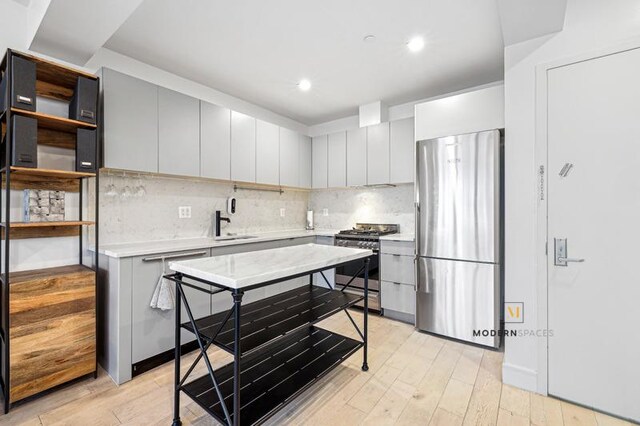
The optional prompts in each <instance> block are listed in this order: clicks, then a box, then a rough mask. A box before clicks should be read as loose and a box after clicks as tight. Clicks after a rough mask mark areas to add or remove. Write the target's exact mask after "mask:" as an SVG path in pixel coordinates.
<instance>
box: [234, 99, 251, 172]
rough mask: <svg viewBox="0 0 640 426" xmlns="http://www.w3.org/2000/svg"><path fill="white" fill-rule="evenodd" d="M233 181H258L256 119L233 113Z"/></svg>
mask: <svg viewBox="0 0 640 426" xmlns="http://www.w3.org/2000/svg"><path fill="white" fill-rule="evenodd" d="M231 179H232V180H238V181H242V182H255V181H256V119H255V118H253V117H250V116H248V115H245V114H241V113H239V112H236V111H232V112H231Z"/></svg>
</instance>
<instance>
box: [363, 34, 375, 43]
mask: <svg viewBox="0 0 640 426" xmlns="http://www.w3.org/2000/svg"><path fill="white" fill-rule="evenodd" d="M362 41H364V42H365V43H373V42H374V41H376V36H374V35H373V34H369V35H366V36H364V38H363V39H362Z"/></svg>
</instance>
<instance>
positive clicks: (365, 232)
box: [334, 223, 398, 312]
mask: <svg viewBox="0 0 640 426" xmlns="http://www.w3.org/2000/svg"><path fill="white" fill-rule="evenodd" d="M397 232H398V225H392V224H374V223H357V224H356V226H355V227H354V228H352V229H347V230H344V231H340V232H339V233H338V234H336V235H335V239H334V245H336V246H341V247H357V248H364V249H370V250H373V253H374V254H375V256H373V257H372V258H371V262H370V263H369V310H370V311H376V312H380V310H381V308H380V236H382V235H389V234H395V233H397ZM360 268H361V265H350V264H347V265H345V266H341V267H338V268H336V286H338V288H340V287H341V286H345V285H347V283H348V282H349V281H350V280H351V278H352V277H353V276H354V275H356V274H357V273H358V270H359V269H360ZM345 291H349V292H352V293H358V294H363V293H364V271H361V272H360V273H359V274H358V276H357V278H356V279H354V280H353V281H352V282H351V284H349V287H348V288H347V289H346V290H345ZM358 306H360V307H363V306H364V303H359V304H358Z"/></svg>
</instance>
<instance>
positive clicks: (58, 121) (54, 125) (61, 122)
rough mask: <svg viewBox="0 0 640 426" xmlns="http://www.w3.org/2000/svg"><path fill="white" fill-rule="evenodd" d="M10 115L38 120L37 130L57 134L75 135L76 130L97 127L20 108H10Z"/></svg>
mask: <svg viewBox="0 0 640 426" xmlns="http://www.w3.org/2000/svg"><path fill="white" fill-rule="evenodd" d="M11 113H12V114H18V115H23V116H25V117H32V118H35V119H37V120H38V127H39V128H42V129H48V130H55V131H57V132H65V133H73V134H75V133H76V130H77V129H95V128H96V127H97V126H96V125H95V124H91V123H85V122H84V121H78V120H71V119H69V118H64V117H58V116H57V115H51V114H45V113H43V112H33V111H26V110H23V109H20V108H11Z"/></svg>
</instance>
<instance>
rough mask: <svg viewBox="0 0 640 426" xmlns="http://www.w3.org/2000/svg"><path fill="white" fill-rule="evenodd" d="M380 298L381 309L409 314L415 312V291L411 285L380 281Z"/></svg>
mask: <svg viewBox="0 0 640 426" xmlns="http://www.w3.org/2000/svg"><path fill="white" fill-rule="evenodd" d="M380 299H381V302H382V308H383V309H391V310H394V311H398V312H404V313H406V314H410V315H415V313H416V292H415V289H414V288H413V286H412V285H407V284H397V283H392V282H388V281H382V283H381V286H380Z"/></svg>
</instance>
